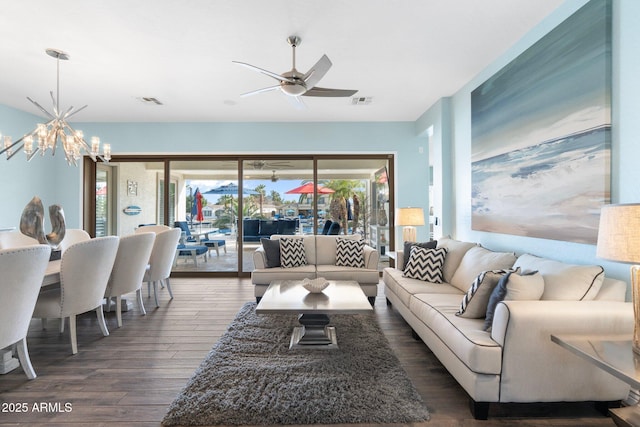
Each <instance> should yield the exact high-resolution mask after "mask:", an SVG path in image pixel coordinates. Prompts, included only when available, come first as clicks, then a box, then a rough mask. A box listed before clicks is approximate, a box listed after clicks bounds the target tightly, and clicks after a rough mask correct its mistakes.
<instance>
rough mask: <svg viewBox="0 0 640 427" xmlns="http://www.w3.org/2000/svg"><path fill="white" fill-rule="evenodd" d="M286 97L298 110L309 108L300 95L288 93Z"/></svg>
mask: <svg viewBox="0 0 640 427" xmlns="http://www.w3.org/2000/svg"><path fill="white" fill-rule="evenodd" d="M285 98H287V101H289V104H291V105H292V106H293V108H295V109H296V110H306V109H307V104H305V103H304V101H303V100H302V98H300V97H299V96H288V95H285Z"/></svg>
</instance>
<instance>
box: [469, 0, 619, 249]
mask: <svg viewBox="0 0 640 427" xmlns="http://www.w3.org/2000/svg"><path fill="white" fill-rule="evenodd" d="M471 115H472V124H471V133H472V144H471V163H472V164H471V180H472V194H471V203H472V209H471V225H472V229H474V230H479V231H488V232H497V233H505V234H513V235H521V236H530V237H538V238H545V239H553V240H563V241H570V242H579V243H588V244H595V243H596V240H597V235H598V221H599V217H600V208H601V206H602V205H603V204H606V203H610V172H611V171H610V169H611V165H610V159H611V1H610V0H591V1H590V2H589V3H587V4H585V5H584V6H583V7H582V8H581V9H579V10H578V11H576V12H575V13H574V14H573V15H571V16H570V17H569V18H567V19H566V20H565V21H564V22H562V23H561V24H560V25H558V26H557V27H556V28H555V29H553V30H552V31H551V32H550V33H548V34H547V35H546V36H544V37H543V38H542V39H540V40H539V41H538V42H536V43H535V44H534V45H533V46H531V47H530V48H529V49H527V50H526V51H524V52H523V53H522V54H520V55H519V56H518V57H517V58H516V59H514V60H513V61H512V62H511V63H509V64H508V65H506V66H505V67H504V68H503V69H501V70H500V71H498V72H497V73H496V74H495V75H493V76H492V77H491V78H489V79H488V80H487V81H486V82H484V83H483V84H481V85H480V86H478V87H477V88H476V89H475V90H474V91H473V92H472V93H471Z"/></svg>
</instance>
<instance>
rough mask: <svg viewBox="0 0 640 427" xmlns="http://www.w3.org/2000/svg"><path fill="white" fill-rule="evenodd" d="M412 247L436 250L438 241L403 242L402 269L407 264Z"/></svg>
mask: <svg viewBox="0 0 640 427" xmlns="http://www.w3.org/2000/svg"><path fill="white" fill-rule="evenodd" d="M414 246H419V247H421V248H425V249H436V248H437V247H438V241H437V240H431V241H429V242H404V251H403V254H404V260H403V262H402V266H403V267H402V268H403V269H404V266H406V265H407V263H408V262H409V256H411V248H412V247H414Z"/></svg>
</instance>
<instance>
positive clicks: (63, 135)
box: [0, 49, 111, 166]
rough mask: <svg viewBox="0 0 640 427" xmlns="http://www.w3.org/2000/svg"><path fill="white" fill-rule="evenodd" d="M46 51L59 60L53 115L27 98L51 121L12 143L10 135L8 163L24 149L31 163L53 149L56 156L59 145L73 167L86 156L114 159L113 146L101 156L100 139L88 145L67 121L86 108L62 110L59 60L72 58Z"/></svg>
mask: <svg viewBox="0 0 640 427" xmlns="http://www.w3.org/2000/svg"><path fill="white" fill-rule="evenodd" d="M46 52H47V55H49V56H51V57H53V58H56V65H57V80H56V95H55V96H54V95H53V91H51V92H49V93H50V94H51V100H52V101H53V113H50V112H49V111H47V110H46V109H45V108H44V107H42V106H41V105H40V104H38V103H37V102H36V101H34V100H33V99H31V98H29V97H28V96H27V99H28V100H29V101H30V102H31V103H32V104H33V105H35V106H36V107H37V108H38V109H39V110H40V111H42V112H43V113H44V114H45V115H46V116H47V118H49V121H48V122H46V123H38V125H37V126H36V128H35V129H34V130H32V131H31V132H29V133H27V134H25V135H24V136H22V137H21V138H20V139H18V140H17V141H16V142H12V139H11V137H10V136H5V137H4V140H3V145H2V147H1V148H2V151H0V155H2V154H3V153H6V155H7V160H9V159H11V158H12V157H13V156H15V155H16V154H17V153H19V152H20V151H21V150H22V151H24V153H25V155H26V157H27V161H29V160H31V159H32V158H33V157H34V156H35V155H36V154H37V153H38V152H40V155H42V156H44V155H45V153H46V152H47V151H48V150H50V151H51V155H52V156H53V155H55V154H56V147H57V146H58V143H60V146H62V149H63V151H64V156H65V159H66V160H67V163H68V164H70V165H74V166H77V165H78V160H80V159H81V158H82V155H83V153H84V154H87V155H88V156H89V157H91V159H92V160H93V161H94V162H95V161H97V160H98V159H99V160H101V161H103V162H105V163H107V162H108V161H109V160H111V145H110V144H103V145H102V154H101V153H100V138H98V137H97V136H92V137H91V140H90V142H91V144H87V142H86V141H85V139H84V135H83V133H82V131H81V130H74V129H73V128H72V127H71V125H69V123H68V122H67V120H68V119H69V118H71V117H72V116H74V115H75V114H77V113H78V112H80V111H82V110H84V109H85V108H86V107H87V106H86V105H85V106H84V107H81V108H78V109H75V110H74V108H73V106H71V107H69V108H68V109H66V110H65V111H62V110H61V109H60V60H68V59H69V55H68V54H67V53H65V52H63V51H61V50H58V49H47V50H46Z"/></svg>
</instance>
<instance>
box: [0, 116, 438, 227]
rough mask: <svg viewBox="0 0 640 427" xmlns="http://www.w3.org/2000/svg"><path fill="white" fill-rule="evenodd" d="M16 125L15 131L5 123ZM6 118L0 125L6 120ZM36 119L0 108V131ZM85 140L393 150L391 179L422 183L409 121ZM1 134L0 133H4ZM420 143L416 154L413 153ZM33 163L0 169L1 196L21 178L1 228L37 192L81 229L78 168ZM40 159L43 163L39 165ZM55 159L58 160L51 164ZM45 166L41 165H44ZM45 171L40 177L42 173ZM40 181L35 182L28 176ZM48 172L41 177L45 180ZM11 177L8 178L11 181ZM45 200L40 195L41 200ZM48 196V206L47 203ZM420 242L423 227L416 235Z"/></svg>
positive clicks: (404, 196) (131, 133) (125, 128)
mask: <svg viewBox="0 0 640 427" xmlns="http://www.w3.org/2000/svg"><path fill="white" fill-rule="evenodd" d="M14 117H15V118H19V119H20V123H18V120H16V125H15V126H6V125H5V123H7V122H9V121H12V120H14V119H13V118H14ZM5 119H6V120H5ZM36 121H37V118H35V117H33V116H30V115H26V114H24V113H21V112H18V111H16V110H12V109H8V108H6V107H5V108H3V109H2V110H0V129H3V132H4V133H7V134H14V135H18V134H22V133H24V132H26V131H27V130H30V129H31V128H33V126H34V125H35V123H36ZM76 128H79V129H82V130H83V131H84V134H85V135H87V136H91V135H97V136H100V138H101V140H102V141H103V142H109V143H111V146H112V150H113V153H114V154H132V153H150V154H169V153H171V154H175V153H203V154H212V153H225V154H226V153H266V154H276V153H316V154H320V153H362V152H364V153H394V154H395V155H396V180H397V182H400V183H402V182H405V183H422V182H427V180H428V163H429V162H428V154H427V152H428V150H427V149H426V142H425V140H424V138H420V137H418V136H416V133H415V126H414V123H413V122H385V123H80V124H77V125H76ZM5 129H6V130H5ZM419 146H423V147H424V149H423V153H419ZM37 160H39V162H38V167H36V165H35V164H25V162H24V161H23V160H18V159H12V160H11V161H10V162H5V163H6V164H7V165H10V167H11V169H10V170H8V169H1V168H0V192H1V194H2V195H4V194H9V190H10V189H13V188H14V186H15V184H16V183H18V182H20V181H23V180H27V181H29V186H28V187H27V188H26V189H24V190H20V191H19V194H20V195H21V196H22V195H23V194H24V197H20V198H17V199H16V198H6V197H3V203H5V201H6V205H5V206H6V208H4V207H3V209H2V210H1V211H0V224H2V225H12V226H15V225H17V223H18V221H19V217H20V212H21V211H22V209H23V207H24V205H25V204H26V202H28V200H29V199H30V197H31V195H32V194H34V193H35V194H40V196H41V197H42V198H43V201H44V203H45V205H46V204H51V203H59V204H61V205H62V206H63V207H64V209H65V215H66V217H67V224H68V226H69V227H77V226H80V224H81V218H82V215H81V208H82V207H81V205H80V204H81V199H82V198H81V194H80V191H81V188H80V182H81V180H80V177H81V171H80V168H74V167H67V166H66V165H65V164H64V162H63V161H62V162H61V164H60V165H58V163H60V162H57V161H54V162H48V161H50V159H37ZM45 160H47V161H45ZM55 160H62V159H55ZM43 165H44V166H43ZM41 168H46V172H45V171H44V170H41ZM34 173H35V174H38V177H39V178H36V180H35V181H34V180H33V178H35V177H34V176H33V174H34ZM49 174H51V175H53V177H52V179H48V178H45V177H48V175H49ZM14 177H15V178H14ZM45 196H46V197H45ZM53 199H55V201H50V200H53ZM427 199H428V192H427V189H426V186H425V187H423V186H417V185H410V186H402V185H400V186H397V187H396V202H397V204H398V206H423V207H425V208H426V206H428V201H427ZM421 232H422V233H424V235H423V236H422V235H421V236H420V237H421V238H426V237H427V236H426V230H421Z"/></svg>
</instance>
